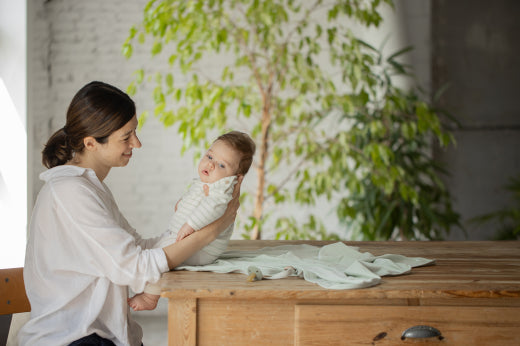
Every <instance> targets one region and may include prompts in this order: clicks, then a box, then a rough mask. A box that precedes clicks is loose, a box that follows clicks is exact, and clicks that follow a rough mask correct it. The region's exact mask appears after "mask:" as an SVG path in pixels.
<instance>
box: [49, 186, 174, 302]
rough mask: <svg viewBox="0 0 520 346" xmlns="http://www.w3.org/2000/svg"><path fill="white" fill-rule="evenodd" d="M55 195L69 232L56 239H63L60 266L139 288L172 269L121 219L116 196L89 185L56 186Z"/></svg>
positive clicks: (57, 264) (56, 262)
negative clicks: (102, 192) (103, 193)
mask: <svg viewBox="0 0 520 346" xmlns="http://www.w3.org/2000/svg"><path fill="white" fill-rule="evenodd" d="M54 195H55V196H56V198H55V202H56V209H57V210H56V215H59V220H57V222H60V223H61V224H62V225H61V226H62V227H59V229H60V230H62V232H63V233H64V234H63V235H62V236H60V237H57V239H60V241H61V242H62V244H59V246H57V247H56V248H57V249H59V251H58V252H57V253H55V258H54V266H55V267H56V268H57V269H62V270H71V271H75V272H79V273H82V274H86V275H92V276H103V277H107V278H108V279H109V280H110V281H112V282H113V283H115V284H117V285H125V286H130V288H131V289H132V290H134V291H136V292H141V291H142V290H143V288H144V285H145V284H146V282H155V281H157V280H158V279H159V278H160V275H161V273H163V272H166V271H168V270H169V268H168V263H167V260H166V256H165V254H164V252H163V251H162V249H146V241H143V240H142V239H141V237H140V236H139V235H138V234H137V232H136V231H135V230H134V229H133V228H132V227H130V226H129V225H128V222H127V221H126V220H125V219H124V218H122V217H121V216H122V215H121V214H120V212H119V210H118V208H117V205H116V204H115V201H114V200H113V198H112V197H111V194H107V195H106V196H102V194H100V193H99V192H98V191H96V189H94V188H93V187H92V186H89V184H88V183H84V184H73V185H72V184H71V185H68V186H66V185H63V184H62V185H60V186H56V188H55V194H54ZM107 196H108V197H107ZM143 245H144V246H143ZM51 260H52V259H51Z"/></svg>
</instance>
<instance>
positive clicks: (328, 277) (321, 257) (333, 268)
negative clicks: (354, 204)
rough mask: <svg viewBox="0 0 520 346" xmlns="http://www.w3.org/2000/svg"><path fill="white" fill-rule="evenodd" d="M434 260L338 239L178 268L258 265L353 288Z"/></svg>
mask: <svg viewBox="0 0 520 346" xmlns="http://www.w3.org/2000/svg"><path fill="white" fill-rule="evenodd" d="M434 263H435V260H432V259H427V258H421V257H406V256H402V255H395V254H386V255H382V256H374V255H372V254H371V253H369V252H359V248H358V247H355V246H348V245H346V244H344V243H341V242H338V243H334V244H330V245H325V246H322V247H318V246H312V245H307V244H302V245H281V246H273V247H265V248H262V249H259V250H255V251H226V252H224V253H223V254H222V255H221V256H220V257H219V258H218V259H217V260H216V261H215V262H213V263H211V264H208V265H202V266H186V265H184V266H180V267H177V268H176V270H190V271H211V272H216V273H231V272H237V273H243V274H247V273H248V268H250V267H252V266H253V267H257V268H258V269H260V271H261V272H262V274H263V278H264V279H281V278H285V277H288V276H299V277H302V278H304V279H305V280H307V281H309V282H313V283H315V284H318V285H320V286H321V287H324V288H328V289H337V290H342V289H354V288H365V287H370V286H374V285H377V284H378V283H379V282H380V281H381V277H382V276H387V275H401V274H404V273H408V272H410V271H411V269H412V268H413V267H419V266H424V265H430V264H434Z"/></svg>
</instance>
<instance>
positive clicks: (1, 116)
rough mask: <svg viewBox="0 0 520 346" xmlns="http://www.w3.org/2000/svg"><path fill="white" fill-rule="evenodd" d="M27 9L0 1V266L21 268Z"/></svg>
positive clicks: (21, 4) (24, 208)
mask: <svg viewBox="0 0 520 346" xmlns="http://www.w3.org/2000/svg"><path fill="white" fill-rule="evenodd" d="M26 87H27V85H26V5H25V1H9V0H0V124H1V125H0V266H5V267H16V266H23V259H24V254H25V239H26V237H25V234H26V225H27V222H26V219H27V135H26V127H25V120H26Z"/></svg>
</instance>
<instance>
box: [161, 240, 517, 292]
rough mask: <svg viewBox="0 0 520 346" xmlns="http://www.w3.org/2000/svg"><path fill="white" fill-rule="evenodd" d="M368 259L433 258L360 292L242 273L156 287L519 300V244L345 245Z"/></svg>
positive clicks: (171, 277)
mask: <svg viewBox="0 0 520 346" xmlns="http://www.w3.org/2000/svg"><path fill="white" fill-rule="evenodd" d="M304 243H305V244H310V245H316V246H323V245H326V244H330V243H331V242H320V241H272V240H264V241H258V240H256V241H254V240H253V241H252V240H234V241H231V242H230V244H229V247H228V249H229V250H255V249H260V248H263V247H267V246H277V245H288V244H304ZM345 244H347V245H349V246H356V247H359V251H360V252H370V253H372V254H373V255H376V256H378V255H383V254H400V255H405V256H408V257H425V258H429V259H434V260H435V264H434V265H430V266H425V267H418V268H413V269H412V271H411V273H408V274H404V275H400V276H394V277H383V278H382V281H381V283H380V284H378V285H376V286H373V287H369V288H363V289H352V290H329V289H324V288H322V287H320V286H318V285H316V284H313V283H310V282H307V281H305V280H303V279H301V278H297V277H290V278H287V279H279V280H262V281H256V282H247V281H246V276H245V275H243V274H234V273H230V274H220V273H211V272H188V271H171V272H168V273H165V274H163V277H162V279H161V281H160V285H161V286H162V288H163V293H162V297H165V298H208V297H211V298H230V299H254V298H257V297H260V296H261V297H262V298H263V299H342V300H345V299H347V300H348V299H373V298H375V299H381V298H389V299H390V298H404V299H414V298H415V299H422V298H462V297H464V298H493V299H494V298H497V299H498V298H500V299H501V300H504V301H509V300H510V299H512V300H514V301H515V302H516V301H517V299H518V298H519V297H520V242H517V241H500V242H498V241H474V242H466V241H462V242H445V241H442V242H440V241H439V242H429V241H428V242H427V241H424V242H345Z"/></svg>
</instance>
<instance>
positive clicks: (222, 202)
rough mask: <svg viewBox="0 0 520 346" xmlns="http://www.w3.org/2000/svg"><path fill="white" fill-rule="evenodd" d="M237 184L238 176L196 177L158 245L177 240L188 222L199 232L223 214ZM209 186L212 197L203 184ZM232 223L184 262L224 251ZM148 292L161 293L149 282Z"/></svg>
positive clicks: (202, 261)
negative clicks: (210, 180) (211, 179)
mask: <svg viewBox="0 0 520 346" xmlns="http://www.w3.org/2000/svg"><path fill="white" fill-rule="evenodd" d="M236 183H237V177H236V176H230V177H225V178H222V179H220V180H217V181H216V182H214V183H203V182H202V181H201V180H200V179H194V180H193V182H192V184H191V185H190V187H189V188H188V191H187V192H186V193H185V194H184V195H183V196H182V198H181V200H180V201H179V204H178V205H177V211H175V213H174V214H173V216H172V218H171V219H170V224H169V226H168V230H169V235H168V236H166V237H164V238H163V239H161V240H160V241H159V242H158V243H157V244H156V247H160V248H163V247H165V246H168V245H171V244H173V243H175V241H176V239H177V233H178V232H179V230H180V228H181V227H182V225H184V224H185V223H188V225H190V226H191V227H192V228H193V229H194V230H195V231H198V230H200V229H201V228H203V227H204V226H206V225H208V224H210V223H212V222H213V221H215V220H216V219H218V218H219V217H221V216H222V215H223V214H224V212H225V211H226V208H227V205H228V203H229V202H230V201H231V199H232V198H233V197H232V194H233V189H234V187H235V184H236ZM204 185H208V186H209V194H208V196H205V195H204V190H203V186H204ZM233 226H234V224H231V225H230V226H229V227H228V228H227V229H226V230H225V231H224V232H222V233H220V235H219V236H218V237H217V239H215V240H214V241H213V242H211V243H210V244H208V245H207V246H205V247H204V248H203V249H201V250H200V251H198V252H196V253H195V254H194V255H192V256H191V257H190V258H188V259H187V260H186V261H184V262H183V263H182V264H183V265H191V266H194V265H206V264H210V263H212V262H214V261H215V260H216V259H217V258H218V257H219V256H220V255H221V254H222V253H223V252H224V251H226V248H227V245H228V242H229V239H230V238H231V235H232V233H233ZM144 291H145V292H146V293H151V294H160V292H161V290H160V287H157V286H155V285H153V284H147V286H146V287H145V290H144Z"/></svg>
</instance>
